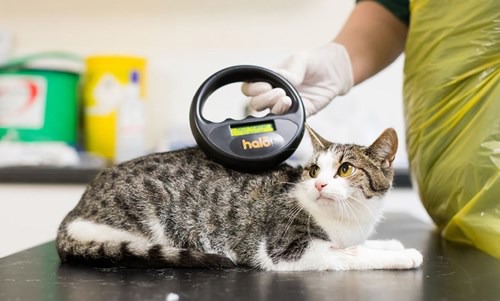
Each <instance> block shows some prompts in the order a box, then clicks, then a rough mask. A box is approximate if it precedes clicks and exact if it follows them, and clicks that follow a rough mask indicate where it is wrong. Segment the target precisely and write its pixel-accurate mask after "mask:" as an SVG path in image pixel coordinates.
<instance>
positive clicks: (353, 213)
mask: <svg viewBox="0 0 500 301" xmlns="http://www.w3.org/2000/svg"><path fill="white" fill-rule="evenodd" d="M343 202H344V203H345V205H346V206H347V208H348V209H349V210H350V211H351V213H352V215H353V217H354V220H355V221H356V224H357V225H358V231H359V233H360V234H361V235H363V227H361V224H360V223H359V220H358V218H357V217H356V213H355V212H354V210H353V209H352V205H351V204H349V202H347V201H343Z"/></svg>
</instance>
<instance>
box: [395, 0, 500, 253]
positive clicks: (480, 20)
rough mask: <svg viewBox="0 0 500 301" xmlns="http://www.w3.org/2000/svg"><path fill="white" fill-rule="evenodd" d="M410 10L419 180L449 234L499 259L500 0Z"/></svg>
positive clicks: (446, 1) (408, 111) (419, 3)
mask: <svg viewBox="0 0 500 301" xmlns="http://www.w3.org/2000/svg"><path fill="white" fill-rule="evenodd" d="M410 11H411V21H410V26H409V34H408V40H407V44H406V63H405V81H404V109H405V119H406V134H407V141H406V142H407V147H408V153H409V159H410V169H411V174H412V178H413V182H414V184H415V187H417V188H418V191H419V194H420V198H421V200H422V202H423V204H424V206H425V208H426V209H427V211H428V212H429V214H430V216H431V217H432V219H433V220H434V221H435V223H436V224H437V225H438V226H439V228H440V229H441V230H442V232H441V233H442V236H443V237H444V238H445V239H448V240H451V241H456V242H462V243H466V244H469V245H472V246H475V247H477V248H479V249H481V250H483V251H485V252H487V253H489V254H491V255H493V256H495V257H498V258H500V81H499V79H500V1H499V0H473V1H471V0H468V1H466V0H410Z"/></svg>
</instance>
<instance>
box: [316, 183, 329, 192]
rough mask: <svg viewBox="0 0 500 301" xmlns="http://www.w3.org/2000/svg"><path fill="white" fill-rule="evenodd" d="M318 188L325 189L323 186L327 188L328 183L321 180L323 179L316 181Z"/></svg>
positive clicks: (319, 189)
mask: <svg viewBox="0 0 500 301" xmlns="http://www.w3.org/2000/svg"><path fill="white" fill-rule="evenodd" d="M315 185H316V189H317V190H318V191H321V190H323V188H325V186H326V185H327V184H326V183H325V182H321V181H316V184H315Z"/></svg>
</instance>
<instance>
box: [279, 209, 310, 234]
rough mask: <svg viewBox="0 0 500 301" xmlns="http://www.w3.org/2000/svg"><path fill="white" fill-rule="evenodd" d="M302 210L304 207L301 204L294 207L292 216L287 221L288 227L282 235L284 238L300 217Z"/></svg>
mask: <svg viewBox="0 0 500 301" xmlns="http://www.w3.org/2000/svg"><path fill="white" fill-rule="evenodd" d="M302 209H304V208H303V207H302V205H300V204H298V203H297V204H295V206H294V207H292V213H291V214H290V216H289V217H288V220H287V225H286V227H285V230H284V231H283V233H282V234H281V236H284V235H285V234H286V233H287V232H288V230H289V229H290V227H291V225H292V224H293V222H294V220H295V218H297V216H298V215H299V213H300V212H301V211H302Z"/></svg>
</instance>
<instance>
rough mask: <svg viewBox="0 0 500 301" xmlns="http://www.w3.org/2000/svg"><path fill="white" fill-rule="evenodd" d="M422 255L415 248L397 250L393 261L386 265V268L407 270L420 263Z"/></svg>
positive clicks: (416, 266)
mask: <svg viewBox="0 0 500 301" xmlns="http://www.w3.org/2000/svg"><path fill="white" fill-rule="evenodd" d="M422 261H423V256H422V254H421V253H420V252H419V251H417V250H415V249H405V250H402V251H397V252H396V256H394V261H391V262H390V264H389V265H388V267H387V268H388V269H398V270H407V269H415V268H418V267H419V266H421V265H422Z"/></svg>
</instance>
